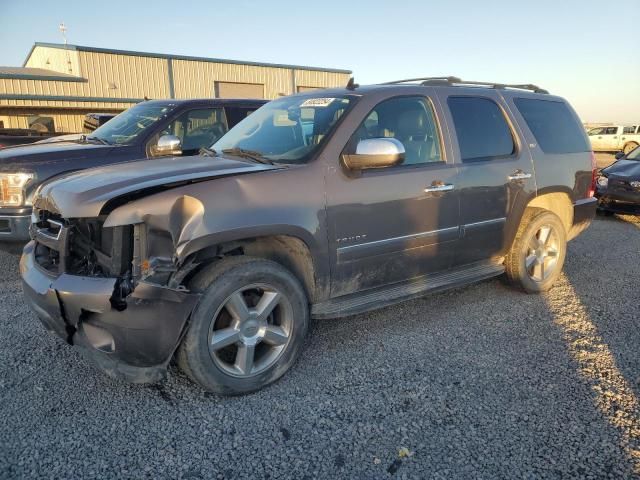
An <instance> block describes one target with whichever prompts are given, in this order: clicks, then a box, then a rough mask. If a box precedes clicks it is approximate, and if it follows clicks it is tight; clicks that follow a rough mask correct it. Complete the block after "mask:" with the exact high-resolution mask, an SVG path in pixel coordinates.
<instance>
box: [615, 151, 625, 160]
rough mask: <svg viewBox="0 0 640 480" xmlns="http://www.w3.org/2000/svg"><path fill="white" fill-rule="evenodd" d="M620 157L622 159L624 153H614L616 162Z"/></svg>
mask: <svg viewBox="0 0 640 480" xmlns="http://www.w3.org/2000/svg"><path fill="white" fill-rule="evenodd" d="M622 157H624V152H616V157H615V158H616V160H620V159H621V158H622Z"/></svg>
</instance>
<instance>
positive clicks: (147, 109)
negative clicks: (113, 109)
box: [87, 103, 175, 145]
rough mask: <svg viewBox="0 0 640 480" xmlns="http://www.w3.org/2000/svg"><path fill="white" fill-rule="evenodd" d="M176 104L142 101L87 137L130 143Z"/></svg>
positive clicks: (114, 142) (118, 143) (110, 142)
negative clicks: (156, 103)
mask: <svg viewBox="0 0 640 480" xmlns="http://www.w3.org/2000/svg"><path fill="white" fill-rule="evenodd" d="M174 107H175V105H149V104H144V103H140V104H138V105H136V106H134V107H131V108H130V109H129V110H125V111H124V112H122V113H121V114H120V115H117V116H115V117H114V118H112V119H111V120H109V121H108V122H107V123H105V124H104V125H102V126H101V127H99V128H97V129H96V130H95V131H94V132H93V133H92V134H91V135H88V136H87V138H89V139H92V138H97V139H99V140H102V141H103V142H105V143H109V144H112V145H128V144H130V143H133V142H134V141H135V139H136V138H138V137H139V136H140V134H142V133H143V132H145V131H146V130H147V129H148V128H149V127H151V125H153V124H155V123H156V122H157V121H158V120H160V119H161V118H163V117H165V116H166V115H167V114H168V113H169V112H170V111H171V110H173V108H174Z"/></svg>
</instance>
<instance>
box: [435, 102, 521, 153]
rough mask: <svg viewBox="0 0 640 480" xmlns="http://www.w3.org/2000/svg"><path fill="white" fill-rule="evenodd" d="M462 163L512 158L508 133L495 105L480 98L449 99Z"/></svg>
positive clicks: (509, 131)
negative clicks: (494, 158)
mask: <svg viewBox="0 0 640 480" xmlns="http://www.w3.org/2000/svg"><path fill="white" fill-rule="evenodd" d="M447 102H448V104H449V109H450V110H451V115H452V116H453V123H454V125H455V128H456V134H457V136H458V144H459V146H460V155H461V157H462V160H463V161H464V160H478V159H488V158H492V157H504V156H506V155H511V154H512V153H513V151H514V149H515V146H514V143H513V136H512V135H511V130H510V129H509V126H508V125H507V122H506V120H505V118H504V114H503V113H502V110H500V107H498V105H497V104H496V103H495V102H493V101H491V100H489V99H487V98H481V97H449V99H448V101H447Z"/></svg>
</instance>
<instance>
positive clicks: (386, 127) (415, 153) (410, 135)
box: [348, 97, 442, 165]
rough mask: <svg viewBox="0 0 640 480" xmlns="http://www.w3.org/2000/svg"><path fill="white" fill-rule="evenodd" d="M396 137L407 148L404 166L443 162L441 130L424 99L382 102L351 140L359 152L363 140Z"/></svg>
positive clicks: (404, 98) (408, 98)
mask: <svg viewBox="0 0 640 480" xmlns="http://www.w3.org/2000/svg"><path fill="white" fill-rule="evenodd" d="M370 138H395V139H396V140H399V141H400V142H401V143H402V145H404V150H405V160H404V162H403V165H416V164H420V163H428V162H440V161H442V155H441V153H440V140H439V138H440V137H439V135H438V127H437V126H436V122H435V117H434V114H433V110H432V108H431V105H430V104H428V103H427V102H426V101H425V99H424V98H422V97H400V98H392V99H390V100H385V101H384V102H381V103H379V104H378V105H377V106H376V107H375V108H374V109H373V110H372V111H371V113H369V115H367V118H366V119H365V120H364V121H363V122H362V124H361V125H360V127H358V130H356V132H355V133H354V134H353V136H352V137H351V141H350V144H349V147H348V148H349V149H350V150H352V151H355V149H356V147H357V144H358V142H359V141H361V140H366V139H370Z"/></svg>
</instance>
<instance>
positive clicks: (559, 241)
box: [504, 208, 567, 293]
mask: <svg viewBox="0 0 640 480" xmlns="http://www.w3.org/2000/svg"><path fill="white" fill-rule="evenodd" d="M543 227H544V228H545V229H546V228H550V229H551V232H550V233H549V237H548V238H551V235H552V234H553V235H554V239H555V240H554V247H555V250H556V253H555V255H554V256H553V258H554V259H555V263H554V264H553V268H552V269H550V270H548V271H546V272H545V270H544V269H543V270H542V272H543V275H542V276H541V278H539V279H538V278H534V276H532V274H531V273H530V270H529V269H528V268H527V261H528V258H531V257H535V262H538V263H537V264H536V265H539V264H540V263H542V264H543V265H545V262H546V261H548V260H545V258H547V257H546V256H545V255H544V254H543V253H541V254H540V257H541V258H542V259H543V260H542V262H539V260H538V258H539V257H538V256H537V255H536V254H535V253H532V249H531V243H532V242H534V243H538V235H539V232H540V231H541V229H542V228H543ZM566 253H567V233H566V231H565V228H564V225H563V224H562V221H561V220H560V219H559V218H558V216H557V215H555V214H554V213H552V212H549V211H547V210H543V209H539V208H529V209H527V210H526V211H525V214H524V215H523V217H522V220H521V222H520V227H519V228H518V232H517V233H516V237H515V239H514V241H513V244H512V245H511V249H510V250H509V253H508V254H507V256H506V258H505V261H504V265H505V269H506V271H505V274H506V278H507V280H508V281H509V283H511V284H512V285H515V286H517V287H519V288H521V289H522V290H524V291H525V292H527V293H540V292H546V291H547V290H549V289H550V288H551V287H552V286H553V284H554V283H555V281H556V280H557V279H558V277H559V276H560V274H561V272H562V266H563V264H564V259H565V256H566ZM549 257H551V255H549ZM547 268H549V267H547ZM545 274H546V275H547V276H544V275H545Z"/></svg>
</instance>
